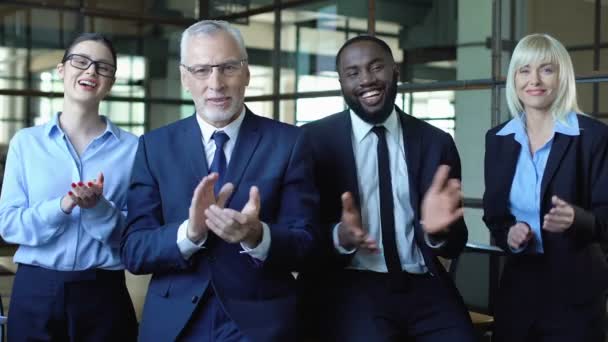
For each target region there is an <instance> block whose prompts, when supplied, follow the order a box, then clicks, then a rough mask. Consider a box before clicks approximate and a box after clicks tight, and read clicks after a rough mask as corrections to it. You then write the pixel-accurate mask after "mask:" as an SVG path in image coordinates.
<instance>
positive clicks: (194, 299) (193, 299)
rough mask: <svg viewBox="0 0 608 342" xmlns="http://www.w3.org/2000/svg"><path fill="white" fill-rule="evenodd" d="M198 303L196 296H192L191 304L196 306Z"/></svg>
mask: <svg viewBox="0 0 608 342" xmlns="http://www.w3.org/2000/svg"><path fill="white" fill-rule="evenodd" d="M196 302H198V296H192V304H196Z"/></svg>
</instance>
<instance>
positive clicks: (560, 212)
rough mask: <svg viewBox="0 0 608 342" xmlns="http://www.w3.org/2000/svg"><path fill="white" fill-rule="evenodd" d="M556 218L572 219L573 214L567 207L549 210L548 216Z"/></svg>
mask: <svg viewBox="0 0 608 342" xmlns="http://www.w3.org/2000/svg"><path fill="white" fill-rule="evenodd" d="M547 215H553V216H556V217H572V216H574V212H573V211H572V210H571V209H570V207H569V206H566V207H555V208H551V210H549V214H547Z"/></svg>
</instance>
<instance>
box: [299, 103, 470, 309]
mask: <svg viewBox="0 0 608 342" xmlns="http://www.w3.org/2000/svg"><path fill="white" fill-rule="evenodd" d="M397 112H398V115H399V120H400V121H401V128H402V130H403V139H404V142H405V154H406V162H407V168H408V175H409V188H410V204H411V206H412V209H413V213H414V216H415V217H414V220H413V222H414V229H415V240H416V244H417V246H418V247H419V248H420V250H421V252H422V255H423V256H424V260H425V263H426V265H427V267H428V268H429V271H430V272H432V273H434V274H435V275H437V276H438V277H439V279H442V280H443V281H444V282H445V284H446V285H447V287H448V288H450V289H452V291H454V295H455V296H458V294H457V291H456V289H455V287H454V286H453V282H452V281H451V279H450V278H449V276H448V275H447V273H446V272H445V270H444V268H443V267H442V266H441V264H440V263H439V261H438V260H437V258H436V256H437V255H441V256H444V257H447V258H454V257H456V256H458V255H459V254H460V252H461V251H462V250H463V249H464V247H465V244H466V241H467V235H468V233H467V227H466V225H465V222H464V219H462V218H461V219H459V220H457V221H456V222H454V223H453V224H452V225H451V226H450V228H449V233H448V234H447V235H445V236H443V238H445V239H446V243H445V244H444V245H443V246H442V247H441V248H439V249H432V248H430V247H429V246H428V245H427V244H426V242H425V241H424V232H423V230H422V227H421V225H420V204H421V202H422V197H423V196H424V194H425V193H426V191H427V190H428V188H429V186H430V185H431V182H432V180H433V176H434V174H435V171H436V170H437V168H438V167H439V165H441V164H447V165H449V166H451V169H450V177H453V178H458V179H460V157H459V156H458V151H457V150H456V146H455V145H454V141H453V139H452V137H451V136H450V135H449V134H447V133H445V132H443V131H441V130H440V129H438V128H436V127H434V126H432V125H430V124H428V123H426V122H424V121H422V120H419V119H416V118H414V117H412V116H410V115H407V114H405V113H403V112H402V111H401V110H399V109H398V108H397ZM303 130H304V132H303V139H304V140H305V141H306V144H307V145H309V146H310V148H311V150H312V156H313V161H314V173H315V182H316V185H317V189H319V193H320V203H321V211H320V221H321V222H322V223H323V224H324V225H325V227H326V228H325V235H324V236H325V244H326V249H325V250H326V251H327V255H326V260H327V261H326V265H327V266H328V267H327V268H325V269H320V268H318V267H317V268H315V269H309V270H306V272H303V274H302V275H301V286H302V287H303V291H304V296H305V297H304V298H305V301H307V302H308V303H305V304H310V302H313V301H314V300H315V299H316V298H320V297H321V296H323V293H322V292H325V289H326V288H327V286H328V285H326V283H327V282H328V279H331V277H334V276H339V273H337V272H336V271H335V270H336V268H337V269H342V268H344V267H345V266H346V265H348V264H349V263H350V260H351V258H352V257H353V255H354V254H349V255H340V254H338V253H337V252H336V251H335V248H334V247H333V244H332V243H331V241H332V240H331V232H332V229H333V227H334V225H335V224H336V223H338V222H340V220H341V215H342V202H341V199H340V198H341V197H340V196H341V195H342V193H344V192H346V191H350V192H352V193H353V196H354V198H355V201H356V203H357V205H358V203H359V185H358V183H357V167H356V164H355V156H354V152H353V146H352V141H351V136H352V125H351V120H350V114H349V111H348V110H346V111H343V112H341V113H337V114H334V115H331V116H329V117H326V118H324V119H321V120H318V121H315V122H313V123H310V124H307V125H305V126H304V128H303ZM394 181H396V180H394ZM358 206H359V205H358ZM397 224H398V223H397ZM330 260H333V262H329V261H330ZM330 266H331V267H330ZM321 281H323V283H324V286H320V285H319V283H320V282H321ZM306 310H312V312H308V313H305V314H306V315H308V316H309V317H310V315H315V314H316V313H315V311H317V310H319V309H318V307H317V308H314V307H313V308H310V309H308V308H307V309H306Z"/></svg>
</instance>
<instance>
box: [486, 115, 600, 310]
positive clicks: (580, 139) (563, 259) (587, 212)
mask: <svg viewBox="0 0 608 342" xmlns="http://www.w3.org/2000/svg"><path fill="white" fill-rule="evenodd" d="M578 121H579V128H580V135H578V136H568V135H564V134H560V133H556V134H555V137H554V140H553V145H552V147H551V152H550V154H549V159H548V160H547V165H546V168H545V173H544V175H543V179H542V183H541V194H540V200H541V203H540V207H541V210H540V222H543V216H544V215H545V214H546V213H547V212H548V211H549V210H550V209H551V207H552V204H551V197H552V196H553V195H557V196H559V197H560V198H562V199H563V200H565V201H566V202H568V203H570V204H572V205H574V206H575V218H574V223H573V224H572V226H571V227H570V229H568V230H567V231H566V232H565V233H562V234H557V233H550V232H546V231H542V239H543V247H544V251H545V253H544V255H530V254H527V253H525V251H524V253H521V254H516V255H513V254H512V253H511V250H510V249H509V247H508V245H507V234H508V231H509V228H510V227H511V226H512V225H513V224H515V223H516V222H515V217H514V216H513V215H512V214H511V211H510V209H509V193H510V191H511V184H512V181H513V177H514V175H515V168H516V165H517V160H518V157H519V153H520V150H521V145H520V144H519V143H518V142H516V141H515V139H514V137H513V135H512V134H510V135H506V136H497V135H496V133H497V132H498V131H499V130H500V129H502V127H504V125H505V124H506V123H505V124H502V125H500V126H498V127H495V128H493V129H491V130H489V131H488V132H487V134H486V153H485V189H486V190H485V193H484V197H483V206H484V217H483V220H484V221H485V223H486V225H487V226H488V228H489V229H490V231H491V233H492V236H493V237H494V239H495V242H496V244H497V245H498V246H500V247H501V248H502V249H503V250H505V251H506V252H507V253H509V254H511V255H510V256H509V258H508V260H507V263H506V265H505V268H504V271H503V276H502V281H501V287H502V289H501V291H502V293H503V294H504V295H506V296H513V297H512V298H515V297H516V296H517V298H518V299H517V301H518V302H522V300H525V299H524V298H525V296H537V295H538V294H540V293H543V292H546V291H551V293H552V294H553V295H555V296H556V298H565V299H566V300H569V301H572V302H578V303H581V302H585V301H586V300H588V299H591V298H592V297H596V296H597V295H598V294H600V293H601V292H602V291H604V290H605V289H606V287H607V286H608V264H607V263H606V256H605V254H604V252H603V250H602V249H603V248H604V247H605V245H606V241H608V127H607V126H605V125H604V124H602V123H600V122H598V121H596V120H594V119H591V118H589V117H586V116H582V115H578ZM539 291H542V292H539ZM521 296H524V297H521ZM506 300H510V299H508V298H507V299H506Z"/></svg>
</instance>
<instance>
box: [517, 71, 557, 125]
mask: <svg viewBox="0 0 608 342" xmlns="http://www.w3.org/2000/svg"><path fill="white" fill-rule="evenodd" d="M558 87H559V78H558V68H557V66H556V65H555V64H554V63H551V62H548V61H545V62H531V63H529V64H526V65H523V66H521V67H520V68H518V69H517V70H516V71H515V91H516V93H517V97H518V98H519V100H520V101H521V103H522V105H523V107H524V111H525V112H526V113H530V112H532V111H537V112H547V113H548V112H549V109H550V107H551V105H552V104H553V102H554V101H555V98H556V96H557V92H558Z"/></svg>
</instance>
